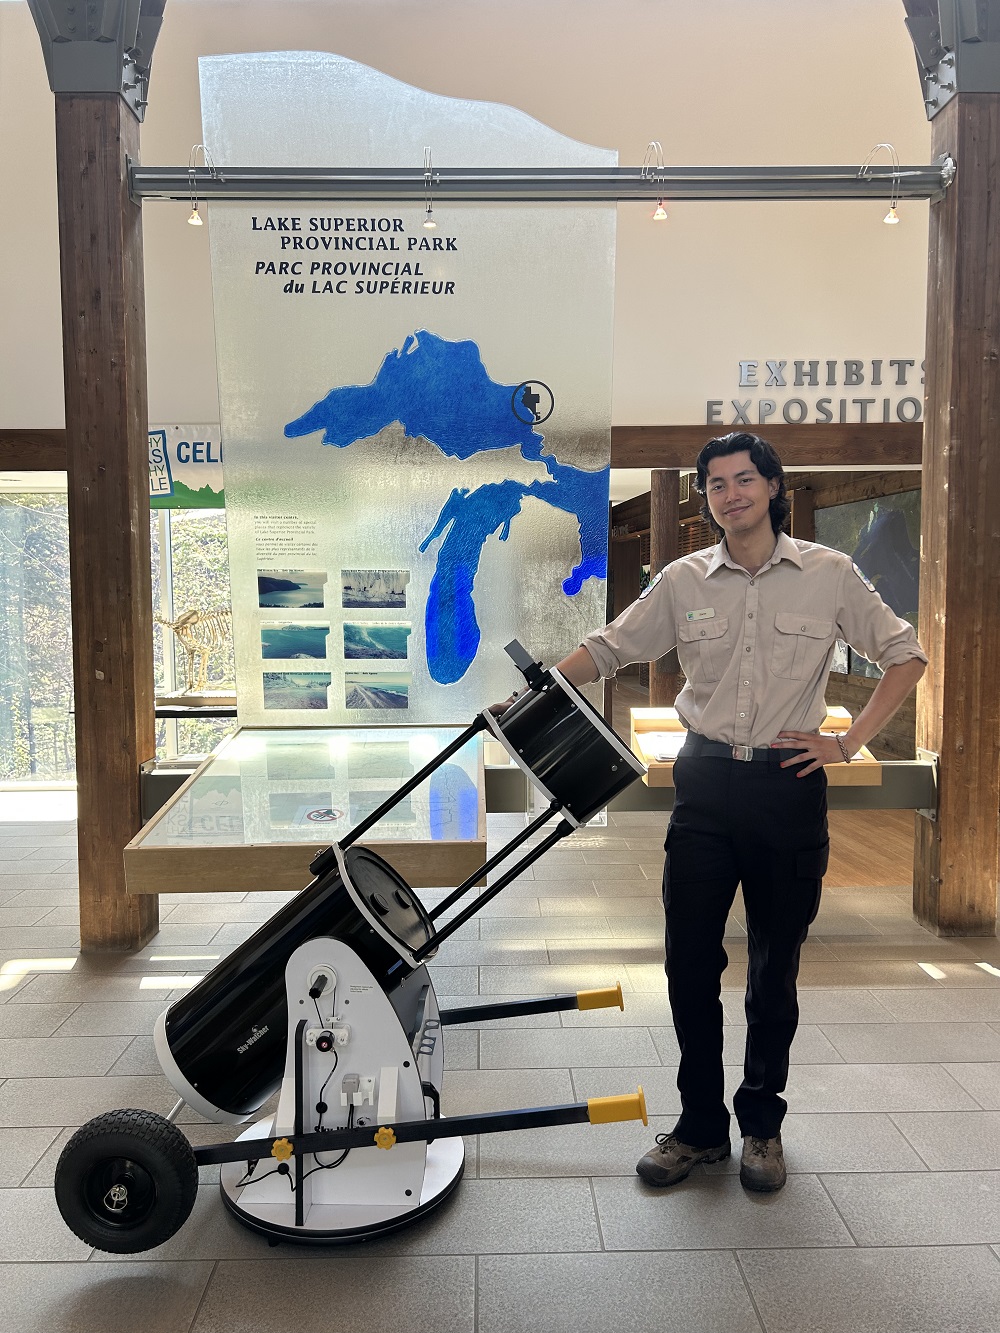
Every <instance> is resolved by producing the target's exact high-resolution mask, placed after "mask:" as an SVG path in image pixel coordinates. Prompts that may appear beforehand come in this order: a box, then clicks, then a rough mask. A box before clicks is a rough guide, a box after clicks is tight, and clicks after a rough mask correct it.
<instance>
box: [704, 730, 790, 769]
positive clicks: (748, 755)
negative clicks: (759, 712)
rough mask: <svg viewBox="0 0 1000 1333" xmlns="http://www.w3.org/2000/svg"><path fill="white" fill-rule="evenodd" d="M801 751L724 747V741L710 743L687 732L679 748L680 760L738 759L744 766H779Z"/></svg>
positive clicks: (738, 746)
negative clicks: (764, 764) (766, 764)
mask: <svg viewBox="0 0 1000 1333" xmlns="http://www.w3.org/2000/svg"><path fill="white" fill-rule="evenodd" d="M801 754H802V751H801V750H773V749H772V748H771V747H770V746H769V745H764V746H761V747H760V748H759V749H756V750H755V749H753V748H752V747H751V746H749V745H726V744H725V742H724V741H710V740H708V739H707V738H706V737H705V736H699V735H698V733H697V732H696V731H689V732H688V734H687V736H686V738H685V740H684V744H683V745H682V746H681V749H680V754H679V755H678V758H680V759H739V760H741V761H742V762H743V763H745V764H750V763H772V764H780V763H781V762H782V760H784V759H793V758H798V757H799V756H800V755H801Z"/></svg>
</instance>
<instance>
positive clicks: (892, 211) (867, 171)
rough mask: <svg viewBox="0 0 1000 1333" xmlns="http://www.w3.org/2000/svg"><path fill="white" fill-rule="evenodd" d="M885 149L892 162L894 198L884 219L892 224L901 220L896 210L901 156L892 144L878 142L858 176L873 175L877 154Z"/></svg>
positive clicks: (863, 163) (859, 170)
mask: <svg viewBox="0 0 1000 1333" xmlns="http://www.w3.org/2000/svg"><path fill="white" fill-rule="evenodd" d="M883 149H884V150H885V152H887V153H888V154H889V158H890V160H891V162H892V198H891V199H890V201H889V211H888V213H886V215H885V217H884V218H883V219H882V221H883V222H885V223H888V224H889V225H890V226H892V225H894V224H895V223H897V222H898V221H899V214H898V213H897V212H896V205H897V204H898V203H899V157H898V155H897V153H896V150H895V148H894V147H893V146H892V144H891V143H877V144H876V145H875V147H874V148H873V149H872V150H871V152H870V153H869V154H868V156H867V157H866V158H865V160H864V161H863V162H862V163H861V166H860V167H859V169H858V176H859V177H862V176H866V177H869V178H870V177H871V174H872V162H873V161H874V159H875V156H876V154H878V153H880V152H882V150H883Z"/></svg>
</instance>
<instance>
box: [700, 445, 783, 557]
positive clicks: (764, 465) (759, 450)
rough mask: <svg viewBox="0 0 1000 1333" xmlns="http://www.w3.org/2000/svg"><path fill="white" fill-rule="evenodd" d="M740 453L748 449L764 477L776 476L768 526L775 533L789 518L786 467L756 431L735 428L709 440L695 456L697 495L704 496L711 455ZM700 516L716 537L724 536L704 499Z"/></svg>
mask: <svg viewBox="0 0 1000 1333" xmlns="http://www.w3.org/2000/svg"><path fill="white" fill-rule="evenodd" d="M739 453H748V454H749V455H750V461H751V463H753V465H754V467H755V468H756V469H757V471H758V472H759V473H760V475H761V476H762V477H764V478H766V480H768V481H771V480H773V479H774V478H777V481H778V489H777V492H776V493H775V495H774V496H773V497H772V499H771V527H772V528H773V529H774V533H775V535H776V536H777V534H778V533H779V532H780V531H781V530H782V528H784V526H785V524H786V522H787V521H788V515H789V514H790V513H791V511H792V506H791V503H790V502H789V499H788V494H787V492H786V490H785V471H784V468H783V467H782V466H781V459H780V458H779V457H778V454H777V451H776V449H775V447H774V445H773V444H768V442H767V440H762V439H761V438H760V436H759V435H751V434H750V433H749V431H745V430H737V431H733V432H732V433H731V434H729V435H722V436H720V437H719V438H718V439H716V440H709V442H708V443H707V444H706V445H705V447H704V448H703V449H702V451H701V453H700V454H699V455H698V457H697V459H696V460H695V468H696V469H697V475H696V476H695V479H694V488H695V490H696V491H697V492H698V494H699V495H701V496H704V495H705V488H706V485H707V483H708V465H709V463H711V461H712V459H713V458H720V457H721V456H722V455H724V454H739ZM701 516H702V518H704V519H706V520H707V522H708V523H709V524H710V525H711V527H712V530H713V531H714V532H715V533H716V534H717V535H718V536H719V537H721V536H723V531H722V528H720V527H719V525H718V523H716V521H715V519H714V518H713V517H712V511H711V510H710V509H709V507H708V500H707V499H706V500H705V502H704V503H703V504H702V506H701Z"/></svg>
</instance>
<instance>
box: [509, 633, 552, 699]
mask: <svg viewBox="0 0 1000 1333" xmlns="http://www.w3.org/2000/svg"><path fill="white" fill-rule="evenodd" d="M504 652H505V653H506V654H507V656H508V657H509V658H510V660H511V661H512V662H513V663H514V665H515V666H516V667H517V669H518V671H520V673H521V675H522V676H523V677H524V679H525V680H526V681H527V683H528V688H529V689H532V690H544V689H546V688H547V687H548V686H550V685H551V684H552V676H551V674H550V673H549V672H548V671H546V670H545V668H544V667H543V666H542V664H541V662H536V661H535V659H534V658H533V657H532V656H531V654H530V653H529V652H528V650H527V648H525V647H524V646H523V645H522V644H520V643H518V641H517V639H511V641H510V643H508V644H505V646H504Z"/></svg>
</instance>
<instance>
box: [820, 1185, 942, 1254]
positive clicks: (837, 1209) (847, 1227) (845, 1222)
mask: <svg viewBox="0 0 1000 1333" xmlns="http://www.w3.org/2000/svg"><path fill="white" fill-rule="evenodd" d="M834 1174H837V1173H835V1172H820V1171H817V1172H816V1179H817V1180H818V1181H819V1186H820V1189H821V1190H822V1191H823V1193H824V1194H825V1195H826V1197H827V1198H828V1199H829V1200H830V1203H831V1204H832V1205H833V1211H834V1212H835V1213H836V1214H837V1216H838V1217H839V1218H840V1220H841V1222H843V1224H844V1230H845V1231H846V1232H847V1234H848V1235H849V1236H850V1238H851V1240H852V1241H853V1242H854V1247H855V1249H864V1248H871V1247H870V1246H869V1247H865V1246H862V1245H861V1244H860V1243H859V1242H858V1238H857V1236H855V1234H854V1232H853V1231H852V1230H851V1228H850V1226H849V1225H848V1222H847V1218H846V1217H845V1216H844V1214H843V1213H842V1212H841V1211H840V1209H839V1208H838V1207H837V1201H836V1199H835V1198H834V1197H833V1195H832V1194H831V1193H830V1191H829V1189H828V1188H827V1184H826V1181H825V1180H824V1179H823V1177H824V1175H834ZM839 1174H841V1175H848V1174H850V1173H849V1172H840V1173H839ZM867 1174H869V1175H874V1176H878V1175H881V1174H882V1173H881V1172H879V1171H872V1172H868V1173H867ZM913 1174H914V1175H919V1174H921V1173H920V1172H914V1173H913Z"/></svg>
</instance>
